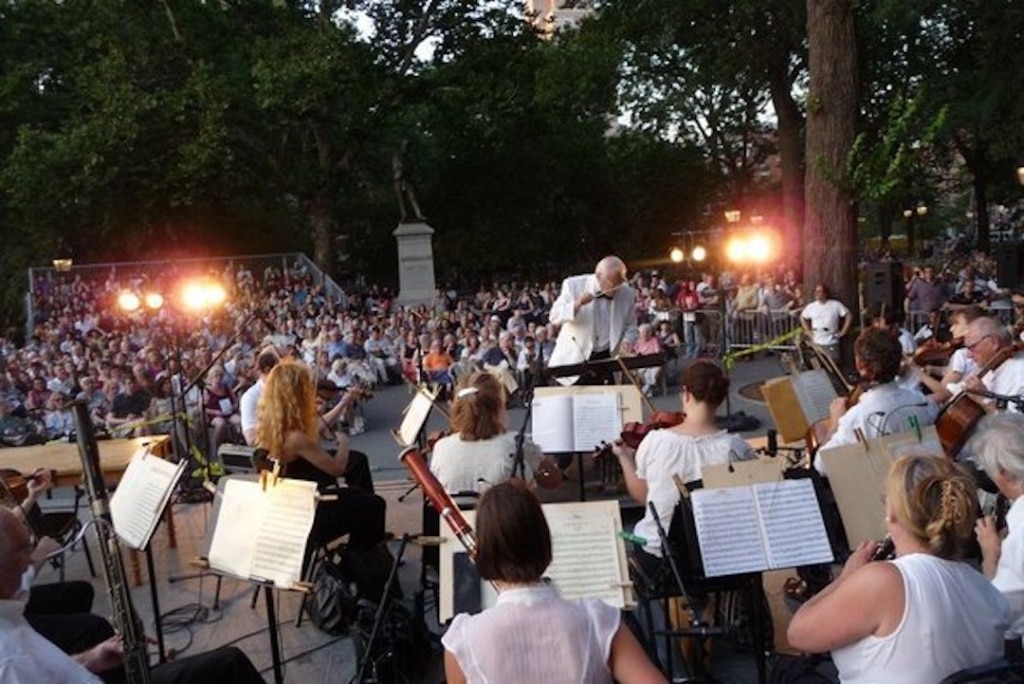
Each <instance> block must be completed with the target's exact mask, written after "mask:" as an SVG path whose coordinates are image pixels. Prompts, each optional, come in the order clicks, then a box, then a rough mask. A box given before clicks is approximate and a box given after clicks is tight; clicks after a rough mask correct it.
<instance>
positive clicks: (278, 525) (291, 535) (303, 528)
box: [249, 480, 316, 587]
mask: <svg viewBox="0 0 1024 684" xmlns="http://www.w3.org/2000/svg"><path fill="white" fill-rule="evenodd" d="M264 494H265V496H266V504H267V505H266V508H265V509H264V516H263V523H262V525H260V529H259V534H258V535H257V537H256V548H255V550H254V553H253V562H252V570H251V571H250V573H249V576H250V577H254V578H256V579H263V580H268V581H272V582H273V583H274V584H276V585H277V586H279V587H291V586H292V585H293V584H295V583H296V582H298V581H299V580H300V579H302V559H303V556H304V555H305V551H306V541H307V539H309V532H310V530H311V529H313V518H314V517H315V515H316V483H314V482H306V481H305V480H279V481H278V483H277V484H276V485H274V486H272V487H268V488H267V491H266V492H265V493H264Z"/></svg>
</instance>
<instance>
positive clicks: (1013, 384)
mask: <svg viewBox="0 0 1024 684" xmlns="http://www.w3.org/2000/svg"><path fill="white" fill-rule="evenodd" d="M1013 346H1014V343H1013V337H1012V335H1011V334H1010V331H1009V330H1008V329H1007V328H1006V326H1004V325H1003V324H1002V323H1000V322H999V320H998V319H995V318H992V317H990V316H982V317H981V318H978V319H976V320H974V321H972V322H971V324H970V325H968V326H967V333H966V334H965V335H964V348H966V349H967V351H968V353H970V355H971V357H972V358H973V359H974V361H975V363H977V364H978V366H979V368H980V367H984V366H986V365H994V366H996V367H995V369H994V370H990V371H989V372H988V373H986V374H985V375H984V376H983V377H981V378H980V379H979V378H978V377H977V375H972V376H971V377H969V378H967V380H966V381H964V388H965V389H966V390H967V391H968V392H986V391H987V392H992V393H994V394H998V395H1001V396H1006V397H1020V396H1021V395H1024V352H1019V351H1014V348H1013ZM1004 355H1008V358H1006V360H1005V361H1002V362H1001V363H1000V362H998V357H1001V356H1004ZM971 398H972V399H974V400H975V401H977V402H978V403H979V404H981V405H982V407H984V409H985V410H986V411H988V412H989V413H992V412H994V411H996V410H998V408H999V406H998V404H997V402H996V400H995V399H993V398H989V397H984V396H980V395H977V394H971ZM1006 409H1007V410H1008V411H1015V412H1020V410H1021V409H1020V407H1019V406H1018V405H1017V404H1016V403H1015V402H1010V403H1009V404H1008V405H1007V407H1006Z"/></svg>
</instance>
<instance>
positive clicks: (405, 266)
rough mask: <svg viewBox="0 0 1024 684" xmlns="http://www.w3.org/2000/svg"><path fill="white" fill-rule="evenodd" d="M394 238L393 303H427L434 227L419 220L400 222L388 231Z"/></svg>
mask: <svg viewBox="0 0 1024 684" xmlns="http://www.w3.org/2000/svg"><path fill="white" fill-rule="evenodd" d="M391 234H392V235H394V236H395V239H396V240H398V297H397V298H396V299H395V303H396V304H429V303H430V302H431V301H432V300H433V299H434V291H435V289H436V288H437V284H436V283H435V281H434V248H433V245H432V244H431V236H432V235H433V234H434V229H433V228H431V227H430V226H428V225H427V224H426V223H423V222H422V221H416V222H410V223H400V224H398V228H396V229H395V230H394V232H392V233H391Z"/></svg>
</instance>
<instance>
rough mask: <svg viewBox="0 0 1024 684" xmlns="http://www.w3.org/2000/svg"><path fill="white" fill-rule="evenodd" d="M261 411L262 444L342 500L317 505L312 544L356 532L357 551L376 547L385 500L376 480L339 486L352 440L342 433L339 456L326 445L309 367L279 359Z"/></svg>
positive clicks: (290, 473) (289, 471) (293, 472)
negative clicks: (378, 492) (374, 483)
mask: <svg viewBox="0 0 1024 684" xmlns="http://www.w3.org/2000/svg"><path fill="white" fill-rule="evenodd" d="M257 415H258V419H257V422H256V444H257V445H258V446H260V447H263V448H264V449H266V450H267V451H268V452H269V453H270V456H271V458H275V459H278V460H279V461H280V462H281V464H282V465H283V466H284V471H285V475H286V477H291V478H296V479H300V480H310V481H312V482H316V483H317V485H318V488H319V490H320V491H321V492H322V493H323V492H325V491H329V492H330V493H331V494H337V499H335V500H332V501H321V502H320V503H319V504H318V505H317V510H316V520H315V522H314V523H313V531H312V533H311V534H310V541H311V543H313V544H319V543H322V542H326V541H330V540H331V539H334V538H336V537H339V536H341V535H343V534H346V533H350V534H351V537H350V539H349V544H348V545H349V548H351V549H353V550H366V549H371V548H373V547H374V546H376V545H377V544H378V543H379V542H381V541H382V540H383V539H384V512H385V503H384V500H383V499H381V498H380V497H379V496H376V495H374V494H373V489H372V483H371V484H370V485H369V487H365V486H349V487H338V478H339V477H341V476H343V475H346V474H347V473H348V471H349V470H351V467H350V466H351V464H350V463H349V456H350V454H349V448H348V438H347V437H345V436H344V435H339V436H338V451H337V453H335V454H333V455H332V454H330V453H328V452H327V451H326V450H325V449H324V448H323V447H322V446H321V444H320V440H319V436H318V430H317V413H316V389H315V387H314V385H313V375H312V373H310V371H309V369H308V368H307V367H306V366H304V365H303V364H301V363H298V362H295V361H282V362H280V363H278V364H277V365H276V366H275V367H274V369H273V370H271V371H270V374H269V375H268V376H267V379H266V384H265V385H264V387H263V393H262V395H261V396H260V403H259V409H258V414H257ZM354 454H355V452H353V455H354ZM358 479H359V478H357V480H358ZM349 484H350V485H357V482H350V483H349Z"/></svg>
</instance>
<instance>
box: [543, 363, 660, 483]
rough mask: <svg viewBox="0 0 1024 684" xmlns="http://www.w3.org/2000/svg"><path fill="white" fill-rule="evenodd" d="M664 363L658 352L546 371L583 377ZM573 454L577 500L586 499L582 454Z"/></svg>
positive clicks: (570, 455) (555, 376) (553, 374)
mask: <svg viewBox="0 0 1024 684" xmlns="http://www.w3.org/2000/svg"><path fill="white" fill-rule="evenodd" d="M664 363H665V354H664V352H658V353H657V354H644V355H642V356H625V357H616V358H612V359H597V360H594V361H584V362H582V363H574V364H571V365H565V366H551V367H549V368H548V370H547V373H548V375H549V376H550V377H552V378H566V377H572V376H581V377H583V376H585V375H587V374H591V375H596V376H603V375H609V376H610V375H611V374H612V373H613V372H618V371H625V370H636V369H638V368H652V367H654V366H661V365H664ZM577 384H578V383H577ZM575 456H576V465H577V468H578V469H579V500H580V501H586V500H587V493H586V487H585V483H584V482H583V456H584V454H583V453H582V452H575ZM569 457H570V458H572V454H569Z"/></svg>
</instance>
